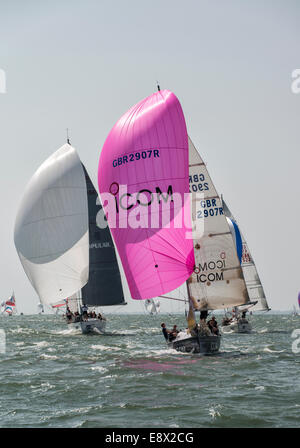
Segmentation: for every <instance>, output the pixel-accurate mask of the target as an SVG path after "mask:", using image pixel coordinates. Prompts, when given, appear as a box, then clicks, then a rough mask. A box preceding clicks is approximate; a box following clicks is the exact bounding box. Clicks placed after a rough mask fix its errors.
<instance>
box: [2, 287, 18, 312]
mask: <svg viewBox="0 0 300 448" xmlns="http://www.w3.org/2000/svg"><path fill="white" fill-rule="evenodd" d="M1 313H2V314H3V315H5V316H13V315H14V314H17V306H16V298H15V294H14V292H13V293H12V294H11V296H9V298H8V299H7V300H6V301H3V302H2V303H1Z"/></svg>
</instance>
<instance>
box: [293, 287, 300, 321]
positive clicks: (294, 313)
mask: <svg viewBox="0 0 300 448" xmlns="http://www.w3.org/2000/svg"><path fill="white" fill-rule="evenodd" d="M298 307H299V308H300V292H299V294H298ZM299 315H300V314H299V312H298V311H297V309H296V307H295V305H293V316H299Z"/></svg>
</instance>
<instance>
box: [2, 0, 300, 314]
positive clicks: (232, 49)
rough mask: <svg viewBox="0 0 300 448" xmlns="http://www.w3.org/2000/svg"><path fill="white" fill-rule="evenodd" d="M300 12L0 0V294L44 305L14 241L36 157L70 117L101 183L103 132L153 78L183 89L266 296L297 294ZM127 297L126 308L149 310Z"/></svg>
mask: <svg viewBox="0 0 300 448" xmlns="http://www.w3.org/2000/svg"><path fill="white" fill-rule="evenodd" d="M299 23H300V2H299V0H295V1H293V0H282V1H276V0H257V1H256V0H235V1H234V0H219V1H217V0H207V1H206V0H185V1H183V0H179V1H178V0H151V1H150V0H149V1H148V0H147V1H146V0H126V1H124V0H118V1H116V0H107V1H106V0H105V1H102V0H97V1H89V0H84V1H83V0H80V1H74V0H72V1H71V0H69V1H63V0H60V1H57V0H53V1H51V2H48V1H44V2H42V1H37V0H36V1H32V0H31V1H30V0H27V1H26V2H24V1H23V0H20V1H11V0H7V1H6V0H0V69H2V70H4V71H5V73H6V82H7V85H6V87H7V92H6V93H5V94H4V93H0V148H1V189H0V198H1V210H2V212H1V218H2V219H1V258H0V272H1V288H0V299H5V298H6V297H7V296H9V294H10V293H11V291H12V289H14V291H15V294H16V298H17V301H18V308H19V311H23V312H24V313H31V312H36V309H37V308H36V304H37V302H38V298H37V295H36V293H35V291H34V290H33V288H32V286H31V284H30V283H29V281H28V279H27V277H26V275H25V273H24V271H23V268H22V266H21V263H20V261H19V258H18V256H17V252H16V250H15V246H14V242H13V230H14V221H15V216H16V212H17V209H18V206H19V203H20V199H21V197H22V194H23V190H24V187H25V186H26V184H27V182H28V181H29V179H30V177H31V176H32V175H33V173H34V171H35V170H36V169H37V168H38V167H39V165H40V164H41V163H42V162H43V161H44V160H45V159H46V158H47V157H49V156H50V155H51V154H52V153H53V152H54V151H55V150H56V149H58V148H59V147H60V146H61V145H62V144H64V143H65V140H66V131H65V130H66V128H67V127H68V128H69V129H70V136H71V143H72V145H73V146H74V147H75V148H76V149H77V150H78V152H79V154H80V156H81V159H82V161H83V163H84V164H85V165H86V167H87V169H88V171H89V174H90V176H91V178H92V179H93V181H94V184H95V186H96V187H97V189H98V185H97V182H96V179H97V167H98V160H99V155H100V151H101V148H102V145H103V143H104V141H105V138H106V136H107V134H108V132H109V131H110V129H111V127H112V126H113V125H114V123H115V122H116V121H117V120H118V118H120V116H121V115H122V114H123V113H124V112H126V110H128V108H129V107H131V106H132V105H133V104H135V103H137V102H138V101H140V100H141V99H143V98H144V97H146V96H148V95H150V94H151V93H153V92H154V91H155V90H156V80H159V82H160V84H161V88H166V89H169V90H172V91H173V92H174V93H175V94H176V95H177V97H178V98H179V101H180V102H181V105H182V108H183V111H184V114H185V118H186V122H187V127H188V132H189V135H190V137H191V138H192V140H193V142H194V144H195V145H196V147H197V148H198V150H199V152H200V154H201V156H202V157H203V158H204V160H205V161H206V163H207V166H208V170H209V172H210V175H211V177H212V179H213V182H214V183H215V186H216V188H217V190H218V192H219V193H223V195H224V198H225V199H226V201H227V203H228V205H229V207H230V208H231V211H232V213H233V214H234V215H235V217H236V218H237V220H238V222H239V225H240V228H241V230H242V232H243V233H244V235H245V237H246V239H247V241H248V244H249V247H250V250H251V253H252V255H253V257H254V259H255V261H256V265H257V268H258V271H259V274H260V277H261V280H262V283H263V286H264V288H265V292H266V295H267V298H268V301H269V305H270V307H271V308H272V309H277V310H278V309H290V308H291V307H292V305H293V304H296V300H297V294H298V291H299V290H300V275H299V263H300V259H299V253H300V247H299V230H300V226H299V223H300V211H299V208H300V200H299V167H300V155H299V151H300V125H299V123H300V121H299V119H300V94H298V95H297V94H295V93H293V92H292V90H291V83H292V71H293V70H295V69H297V68H300V52H299V48H300V26H299ZM0 79H1V78H0ZM0 87H1V86H0ZM0 92H1V88H0ZM126 291H127V293H126V294H127V298H129V297H130V296H129V292H128V288H127V287H126ZM128 300H129V302H130V306H129V307H128V308H127V310H128V311H132V310H137V311H140V310H141V305H140V304H139V303H136V301H133V300H131V299H130V298H129V299H128ZM168 306H169V303H168ZM164 309H167V307H166V306H165V305H164Z"/></svg>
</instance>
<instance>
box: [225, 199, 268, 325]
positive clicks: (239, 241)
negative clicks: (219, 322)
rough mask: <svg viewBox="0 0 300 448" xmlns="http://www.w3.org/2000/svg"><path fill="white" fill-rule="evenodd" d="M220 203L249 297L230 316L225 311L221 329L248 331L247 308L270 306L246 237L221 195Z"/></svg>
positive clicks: (258, 309) (256, 309)
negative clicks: (247, 301) (246, 303)
mask: <svg viewBox="0 0 300 448" xmlns="http://www.w3.org/2000/svg"><path fill="white" fill-rule="evenodd" d="M222 203H223V210H224V213H225V215H226V217H227V221H228V224H229V228H230V230H231V234H232V238H233V240H234V242H235V246H236V250H237V254H238V257H239V260H240V263H241V267H242V271H243V276H244V279H245V283H246V286H247V290H248V294H249V298H250V302H249V304H248V305H244V306H241V307H235V308H234V309H233V312H232V315H231V316H230V313H229V312H227V313H226V317H225V319H224V323H225V324H226V325H224V326H223V330H224V331H225V332H226V330H227V329H228V330H230V331H234V332H238V333H249V332H251V331H252V325H251V323H250V322H249V320H248V319H247V318H246V313H247V312H248V311H249V310H251V313H252V312H253V311H269V310H270V308H269V305H268V302H267V299H266V295H265V292H264V289H263V286H262V284H261V280H260V277H259V275H258V272H257V268H256V265H255V263H254V260H253V257H252V255H251V253H250V250H249V246H248V244H247V242H246V239H245V237H244V235H243V234H242V232H241V231H240V228H239V226H238V224H237V221H236V219H235V218H234V216H233V214H232V213H231V211H230V209H229V207H228V205H227V204H226V203H225V201H224V199H223V197H222Z"/></svg>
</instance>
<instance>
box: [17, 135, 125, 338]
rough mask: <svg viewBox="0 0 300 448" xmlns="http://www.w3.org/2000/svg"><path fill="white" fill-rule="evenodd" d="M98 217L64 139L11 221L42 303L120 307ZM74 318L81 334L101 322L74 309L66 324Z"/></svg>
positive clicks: (111, 253)
mask: <svg viewBox="0 0 300 448" xmlns="http://www.w3.org/2000/svg"><path fill="white" fill-rule="evenodd" d="M99 213H101V205H100V203H99V200H98V195H97V192H96V190H95V188H94V186H93V184H92V182H91V180H90V178H89V176H88V173H87V171H86V169H85V167H84V165H83V164H82V162H81V160H80V158H79V156H78V153H77V151H76V150H75V148H73V147H72V146H71V145H70V142H69V140H68V143H66V144H65V145H63V146H62V147H61V148H59V149H58V150H57V151H56V152H55V153H54V154H52V155H51V156H50V157H49V158H48V159H47V160H46V161H45V162H44V163H43V164H42V165H41V166H40V168H39V169H38V170H37V171H36V173H35V174H34V176H33V177H32V178H31V180H30V182H29V183H28V185H27V187H26V190H25V193H24V196H23V199H22V201H21V205H20V207H19V210H18V214H17V217H16V223H15V234H14V238H15V246H16V249H17V252H18V255H19V258H20V260H21V263H22V265H23V268H24V270H25V273H26V274H27V276H28V278H29V280H30V282H31V284H32V286H33V287H34V289H35V290H36V292H37V294H38V296H39V298H40V302H41V303H42V304H43V305H50V306H51V305H53V304H57V303H62V302H63V301H64V300H66V299H67V298H70V297H71V296H72V295H74V294H76V295H77V297H78V299H76V305H80V303H82V304H84V305H85V306H86V307H88V306H93V307H97V306H103V305H116V304H125V301H124V294H123V289H122V284H121V276H120V272H119V269H118V265H117V259H116V255H115V250H114V246H113V243H112V239H111V236H110V232H109V229H108V227H107V228H105V229H99V228H98V227H97V226H96V219H97V215H98V214H99ZM102 213H103V212H102ZM75 314H76V316H75ZM75 320H76V325H77V326H78V328H80V329H81V331H82V332H83V333H88V332H93V331H100V332H102V331H104V328H105V324H106V321H104V320H103V319H97V318H96V319H95V318H91V319H90V318H89V317H88V315H87V316H85V317H83V316H82V314H80V310H79V309H78V310H77V311H75V312H74V313H73V315H72V316H71V319H69V320H68V322H69V323H75V322H74V321H75Z"/></svg>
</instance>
